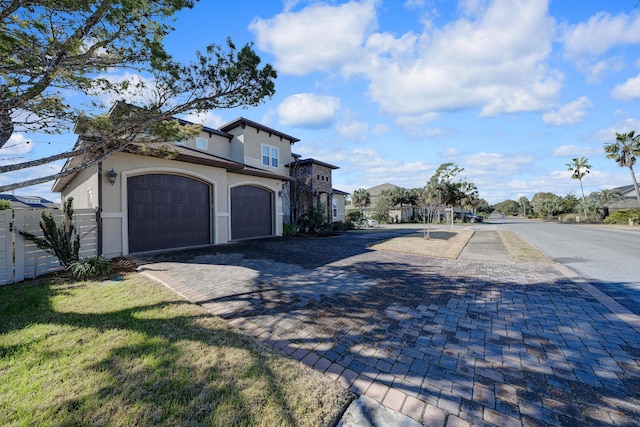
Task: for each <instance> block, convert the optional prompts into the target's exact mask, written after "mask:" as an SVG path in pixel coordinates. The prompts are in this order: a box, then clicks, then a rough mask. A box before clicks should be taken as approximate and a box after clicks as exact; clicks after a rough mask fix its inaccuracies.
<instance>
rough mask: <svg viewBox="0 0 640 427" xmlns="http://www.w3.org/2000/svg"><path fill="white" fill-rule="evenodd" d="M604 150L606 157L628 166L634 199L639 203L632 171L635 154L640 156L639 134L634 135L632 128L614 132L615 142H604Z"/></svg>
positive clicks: (634, 176)
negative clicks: (623, 131)
mask: <svg viewBox="0 0 640 427" xmlns="http://www.w3.org/2000/svg"><path fill="white" fill-rule="evenodd" d="M604 151H605V152H606V153H607V159H613V160H614V161H615V162H616V163H618V166H620V167H621V168H624V167H627V168H629V172H630V173H631V180H632V181H633V187H634V188H635V190H636V199H637V200H638V203H640V189H639V188H638V181H637V180H636V174H635V173H634V171H633V165H635V164H636V156H640V135H636V132H635V131H633V130H632V131H631V132H629V133H616V142H611V143H607V144H605V145H604Z"/></svg>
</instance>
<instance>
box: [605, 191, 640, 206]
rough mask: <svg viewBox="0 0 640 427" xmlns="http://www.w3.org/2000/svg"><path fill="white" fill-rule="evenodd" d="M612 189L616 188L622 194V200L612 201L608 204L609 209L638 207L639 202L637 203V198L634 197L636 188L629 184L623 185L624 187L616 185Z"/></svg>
mask: <svg viewBox="0 0 640 427" xmlns="http://www.w3.org/2000/svg"><path fill="white" fill-rule="evenodd" d="M614 190H618V191H620V192H621V193H622V195H623V196H624V200H621V201H619V202H615V203H612V204H611V206H609V210H611V211H617V210H619V209H638V208H640V204H638V199H637V197H636V189H635V187H634V186H633V184H631V185H625V186H624V187H617V188H614Z"/></svg>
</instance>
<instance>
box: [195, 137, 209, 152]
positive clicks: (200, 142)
mask: <svg viewBox="0 0 640 427" xmlns="http://www.w3.org/2000/svg"><path fill="white" fill-rule="evenodd" d="M196 147H198V148H199V149H201V150H206V149H207V140H206V139H202V138H198V142H197V144H196Z"/></svg>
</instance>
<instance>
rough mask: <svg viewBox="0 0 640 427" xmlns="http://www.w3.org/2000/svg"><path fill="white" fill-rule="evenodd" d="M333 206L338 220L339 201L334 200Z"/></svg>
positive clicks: (334, 215) (334, 214)
mask: <svg viewBox="0 0 640 427" xmlns="http://www.w3.org/2000/svg"><path fill="white" fill-rule="evenodd" d="M331 204H332V205H333V217H334V218H336V217H337V216H338V201H337V200H336V199H333V200H332V202H331Z"/></svg>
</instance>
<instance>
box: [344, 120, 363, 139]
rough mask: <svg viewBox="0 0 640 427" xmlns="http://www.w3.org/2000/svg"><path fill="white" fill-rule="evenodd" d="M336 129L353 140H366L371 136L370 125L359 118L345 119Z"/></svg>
mask: <svg viewBox="0 0 640 427" xmlns="http://www.w3.org/2000/svg"><path fill="white" fill-rule="evenodd" d="M336 130H337V131H338V133H339V134H340V135H342V136H343V137H345V138H347V139H350V140H352V141H366V140H367V138H368V136H369V125H368V124H367V123H365V122H360V121H357V120H348V121H343V122H341V123H339V124H338V125H337V126H336Z"/></svg>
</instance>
